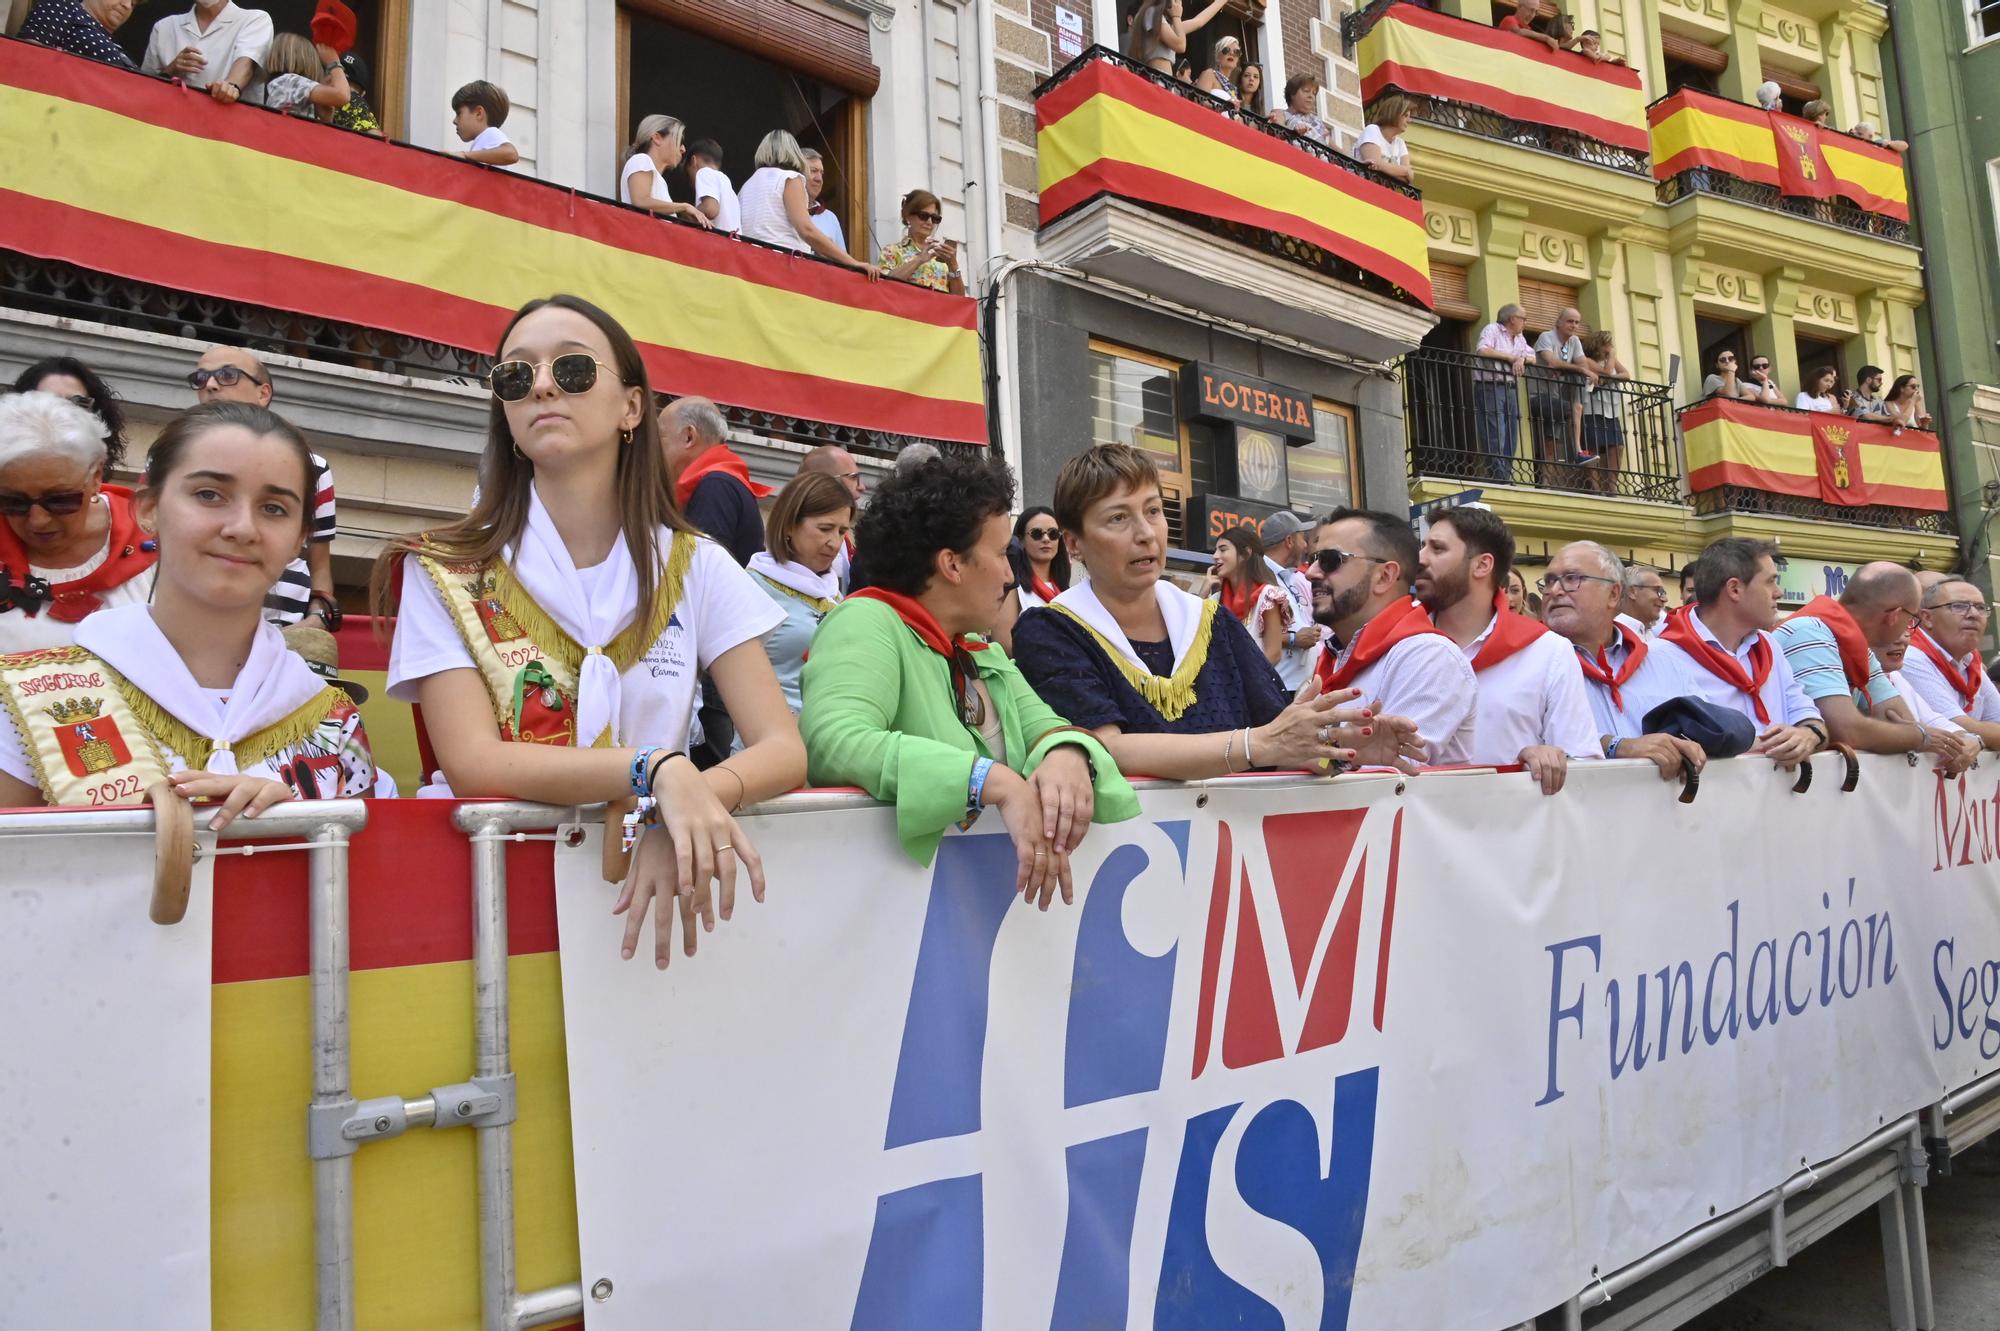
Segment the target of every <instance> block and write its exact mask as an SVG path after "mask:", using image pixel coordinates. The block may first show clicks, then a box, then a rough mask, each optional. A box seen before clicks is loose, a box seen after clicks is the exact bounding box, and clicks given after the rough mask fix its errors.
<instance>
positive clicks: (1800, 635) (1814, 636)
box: [1771, 615, 1898, 715]
mask: <svg viewBox="0 0 2000 1331" xmlns="http://www.w3.org/2000/svg"><path fill="white" fill-rule="evenodd" d="M1771 636H1772V637H1773V638H1775V639H1776V640H1777V643H1778V646H1780V647H1782V648H1784V649H1785V659H1786V660H1787V661H1789V662H1791V666H1792V674H1794V675H1795V676H1797V677H1798V681H1799V687H1800V688H1802V689H1804V690H1805V691H1806V697H1808V698H1811V699H1812V700H1813V701H1814V702H1815V703H1817V702H1818V701H1819V700H1820V699H1821V698H1833V697H1845V698H1847V699H1849V700H1850V701H1852V702H1853V703H1854V705H1855V706H1856V707H1859V708H1860V709H1861V710H1862V711H1863V712H1866V713H1868V714H1870V715H1876V714H1878V713H1879V712H1880V710H1881V708H1882V706H1883V704H1885V703H1891V702H1894V701H1895V700H1896V698H1897V696H1898V695H1897V693H1896V685H1895V684H1894V682H1892V681H1891V680H1890V678H1889V676H1888V675H1886V674H1884V673H1883V671H1882V663H1881V662H1879V661H1877V660H1876V659H1875V653H1874V652H1870V653H1868V688H1867V691H1866V692H1865V693H1864V692H1863V691H1862V690H1860V689H1856V688H1852V687H1850V686H1849V685H1848V682H1847V667H1846V666H1844V665H1842V664H1841V662H1840V644H1839V643H1838V642H1836V641H1835V640H1834V636H1833V626H1832V625H1830V624H1828V623H1827V622H1826V621H1825V620H1823V619H1815V618H1813V617H1811V616H1808V615H1794V616H1792V618H1790V619H1788V620H1786V621H1785V622H1784V623H1782V624H1780V625H1778V627H1777V629H1776V631H1775V632H1773V633H1772V634H1771Z"/></svg>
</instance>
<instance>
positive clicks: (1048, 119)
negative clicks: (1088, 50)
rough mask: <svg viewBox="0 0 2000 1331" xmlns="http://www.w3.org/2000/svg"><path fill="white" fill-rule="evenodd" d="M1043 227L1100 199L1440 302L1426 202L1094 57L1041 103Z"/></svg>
mask: <svg viewBox="0 0 2000 1331" xmlns="http://www.w3.org/2000/svg"><path fill="white" fill-rule="evenodd" d="M1035 127H1036V142H1037V146H1038V155H1039V159H1040V162H1039V167H1040V184H1041V196H1042V197H1041V216H1042V223H1043V225H1045V226H1046V225H1047V224H1048V223H1049V222H1051V221H1053V220H1054V219H1055V218H1057V217H1059V216H1061V215H1062V214H1064V213H1066V212H1068V211H1069V210H1070V209H1072V208H1074V207H1076V206H1077V205H1078V204H1080V203H1083V202H1085V201H1086V200H1088V199H1091V198H1094V197H1096V196H1097V195H1099V194H1115V195H1118V196H1119V197H1121V198H1126V199H1131V200H1133V201H1134V202H1137V203H1145V204H1153V205H1156V206H1159V207H1162V208H1172V209H1176V210H1178V211H1181V212H1188V213H1197V214H1200V215H1202V216H1206V217H1218V218H1222V219H1224V220H1226V221H1231V222H1239V223H1242V224H1243V225H1245V226H1251V227H1257V228H1260V229H1262V230H1265V231H1274V232H1277V233H1279V234H1281V235H1286V236H1290V237H1292V238H1294V239H1296V240H1302V241H1305V242H1307V243H1309V244H1313V245H1317V246H1319V247H1320V248H1322V249H1325V250H1327V251H1330V252H1331V253H1333V254H1336V255H1338V256H1339V257H1341V258H1342V259H1345V260H1347V261H1348V262H1349V263H1352V264H1354V265H1355V266H1357V267H1359V268H1361V269H1363V270H1364V271H1367V272H1370V273H1374V274H1376V275H1378V276H1380V277H1382V278H1384V279H1385V280H1387V281H1389V282H1391V283H1394V284H1395V285H1396V286H1398V287H1401V288H1402V289H1403V290H1404V291H1405V292H1406V293H1408V295H1409V296H1410V297H1411V298H1412V299H1413V300H1415V301H1417V302H1418V303H1420V304H1422V305H1423V306H1424V308H1425V309H1429V308H1430V304H1431V277H1430V259H1429V254H1428V245H1429V242H1428V239H1427V238H1426V236H1425V234H1424V212H1423V203H1422V201H1421V200H1418V199H1414V198H1411V197H1410V196H1409V195H1407V194H1402V193H1399V192H1397V191H1396V190H1393V189H1389V188H1387V187H1386V186H1384V185H1381V184H1378V183H1376V182H1375V181H1373V180H1370V179H1369V178H1367V177H1366V176H1364V175H1362V174H1360V173H1359V172H1356V171H1349V170H1346V169H1344V168H1342V167H1339V166H1335V165H1333V164H1332V163H1330V162H1327V161H1324V160H1322V159H1321V158H1319V157H1316V156H1314V155H1313V154H1311V153H1309V152H1306V151H1304V150H1303V149H1300V148H1296V147H1294V146H1293V145H1291V144H1289V143H1287V142H1285V141H1284V140H1282V139H1279V138H1276V137H1274V136H1272V135H1270V134H1266V133H1263V132H1262V131H1260V130H1256V129H1252V128H1251V127H1250V126H1248V125H1245V124H1242V123H1240V122H1238V121H1236V120H1233V119H1231V118H1230V117H1228V116H1226V115H1223V114H1222V113H1221V112H1220V111H1219V110H1212V109H1210V108H1209V107H1207V106H1202V105H1199V104H1197V103H1195V102H1193V101H1190V100H1189V99H1187V98H1185V97H1180V96H1176V95H1175V94H1174V93H1171V92H1169V91H1167V90H1166V89H1165V88H1162V87H1159V86H1158V85H1156V84H1154V83H1152V82H1151V81H1149V80H1147V79H1145V78H1142V77H1141V76H1139V75H1138V74H1135V73H1133V72H1132V71H1131V70H1128V69H1125V68H1123V67H1122V66H1120V65H1117V64H1114V63H1112V62H1111V61H1108V60H1094V61H1091V62H1089V63H1087V64H1085V65H1084V66H1083V68H1081V69H1080V70H1078V71H1077V72H1076V73H1075V74H1073V75H1072V76H1070V78H1069V79H1067V80H1066V81H1064V82H1063V83H1061V84H1060V85H1058V86H1057V87H1055V88H1053V89H1051V90H1049V91H1048V92H1046V93H1043V94H1042V95H1041V96H1040V97H1038V98H1037V99H1036V101H1035Z"/></svg>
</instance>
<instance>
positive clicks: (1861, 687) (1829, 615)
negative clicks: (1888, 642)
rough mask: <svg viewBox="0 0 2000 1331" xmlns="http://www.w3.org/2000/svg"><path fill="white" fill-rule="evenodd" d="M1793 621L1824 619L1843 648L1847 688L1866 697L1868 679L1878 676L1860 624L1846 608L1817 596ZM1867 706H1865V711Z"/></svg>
mask: <svg viewBox="0 0 2000 1331" xmlns="http://www.w3.org/2000/svg"><path fill="white" fill-rule="evenodd" d="M1792 618H1793V619H1817V620H1822V621H1824V622H1825V624H1826V626H1827V627H1828V628H1830V629H1832V630H1833V641H1834V645H1835V646H1837V647H1838V648H1840V668H1841V670H1842V672H1843V673H1845V674H1846V676H1847V687H1848V688H1850V689H1853V690H1855V691H1856V692H1858V693H1860V694H1861V695H1862V697H1863V698H1866V697H1867V696H1868V678H1869V676H1870V675H1872V674H1874V673H1875V672H1874V671H1873V670H1872V669H1870V667H1871V666H1872V665H1873V664H1874V661H1873V657H1872V654H1871V653H1870V652H1869V650H1868V636H1867V635H1866V634H1864V633H1863V632H1862V631H1861V625H1859V624H1857V623H1856V622H1855V620H1854V616H1853V615H1851V614H1849V613H1848V610H1847V607H1846V606H1844V605H1842V604H1841V603H1840V602H1838V601H1836V600H1834V599H1833V598H1832V597H1830V596H1815V597H1813V599H1812V600H1810V601H1808V602H1806V604H1805V606H1804V608H1803V609H1801V610H1800V611H1799V612H1798V614H1796V615H1793V616H1792ZM1866 706H1867V704H1866V703H1863V708H1864V709H1865V708H1866Z"/></svg>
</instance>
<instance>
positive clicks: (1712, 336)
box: [1694, 314, 1769, 382]
mask: <svg viewBox="0 0 2000 1331" xmlns="http://www.w3.org/2000/svg"><path fill="white" fill-rule="evenodd" d="M1694 335H1695V338H1696V340H1697V341H1699V342H1700V343H1701V346H1700V348H1699V349H1698V350H1697V352H1696V354H1697V355H1699V356H1700V358H1701V360H1700V363H1699V365H1698V367H1697V368H1698V369H1699V371H1700V373H1699V374H1697V375H1696V376H1695V378H1696V380H1697V382H1699V381H1700V380H1703V379H1706V378H1707V377H1708V376H1709V375H1711V374H1713V373H1715V358H1716V357H1717V356H1720V355H1721V354H1722V353H1723V352H1725V351H1727V352H1729V353H1730V354H1731V355H1733V356H1735V357H1736V370H1737V373H1738V374H1748V373H1749V372H1750V352H1751V347H1750V329H1749V327H1748V325H1745V324H1740V323H1737V322H1736V321H1735V320H1733V319H1717V318H1714V317H1712V316H1710V315H1706V314H1698V315H1696V316H1695V320H1694ZM1765 359H1769V353H1768V352H1767V353H1766V354H1765Z"/></svg>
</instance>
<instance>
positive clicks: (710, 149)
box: [688, 139, 743, 236]
mask: <svg viewBox="0 0 2000 1331" xmlns="http://www.w3.org/2000/svg"><path fill="white" fill-rule="evenodd" d="M688 170H689V171H691V172H693V173H694V206H695V207H697V208H699V209H701V215H702V216H703V217H706V218H707V219H708V220H709V221H710V222H711V223H713V224H714V226H715V229H716V230H717V231H722V232H726V233H727V234H729V235H732V236H733V235H735V234H736V233H737V232H739V231H741V230H742V229H743V211H742V209H741V208H739V207H738V206H737V203H736V187H735V186H734V185H732V184H730V183H729V177H728V176H727V175H725V174H724V173H723V170H722V145H721V144H719V143H717V142H716V141H715V140H714V139H696V140H695V141H694V143H693V144H691V145H689V147H688Z"/></svg>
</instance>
